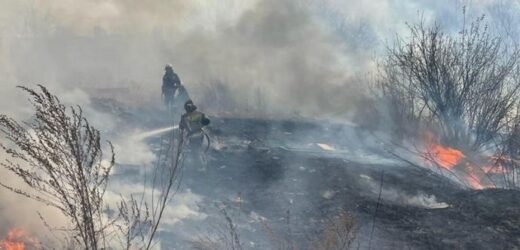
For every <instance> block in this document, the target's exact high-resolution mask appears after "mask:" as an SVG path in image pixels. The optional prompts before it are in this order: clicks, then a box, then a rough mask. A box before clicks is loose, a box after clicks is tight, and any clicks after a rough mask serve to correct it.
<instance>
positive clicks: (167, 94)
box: [162, 64, 181, 111]
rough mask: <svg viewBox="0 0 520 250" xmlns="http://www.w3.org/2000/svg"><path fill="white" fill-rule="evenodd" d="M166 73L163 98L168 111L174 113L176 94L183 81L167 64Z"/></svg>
mask: <svg viewBox="0 0 520 250" xmlns="http://www.w3.org/2000/svg"><path fill="white" fill-rule="evenodd" d="M164 71H165V72H164V76H163V84H162V97H163V100H164V103H165V104H166V108H167V109H168V111H172V108H173V104H174V103H173V101H174V100H173V99H174V97H175V92H176V91H177V89H178V88H179V87H180V86H181V80H180V79H179V76H178V75H177V74H176V73H175V72H174V71H173V68H172V65H170V64H167V65H166V67H164Z"/></svg>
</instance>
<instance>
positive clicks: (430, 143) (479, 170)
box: [423, 133, 506, 189]
mask: <svg viewBox="0 0 520 250" xmlns="http://www.w3.org/2000/svg"><path fill="white" fill-rule="evenodd" d="M425 140H426V147H425V151H424V152H423V157H424V159H425V160H426V162H427V163H428V165H429V166H430V167H437V166H438V167H441V168H442V169H445V170H447V171H449V172H450V173H452V174H454V175H455V176H456V177H457V178H459V179H460V180H462V182H464V183H465V184H467V185H468V186H469V187H471V188H472V189H484V188H491V187H494V186H495V185H494V184H493V182H492V181H491V180H490V179H489V177H488V176H487V174H499V173H505V172H506V169H505V168H504V167H503V166H502V165H500V164H499V161H498V158H497V157H488V158H487V159H485V160H484V162H486V164H484V165H483V166H480V165H479V164H477V163H475V161H473V160H471V159H469V158H468V157H467V156H466V155H465V154H464V153H463V152H462V150H459V149H456V148H452V147H448V146H444V145H442V144H440V143H438V142H437V140H436V139H435V137H434V136H433V134H432V133H427V134H426V135H425ZM502 160H506V159H502Z"/></svg>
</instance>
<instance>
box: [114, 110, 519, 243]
mask: <svg viewBox="0 0 520 250" xmlns="http://www.w3.org/2000/svg"><path fill="white" fill-rule="evenodd" d="M164 116H165V115H164V114H160V115H155V116H152V115H149V114H147V115H144V116H137V115H135V114H133V115H132V114H127V113H125V118H124V120H127V122H131V123H132V122H133V123H138V124H140V126H142V125H145V126H148V127H150V128H158V127H161V126H163V125H167V124H168V123H169V122H168V120H167V119H164ZM143 117H144V118H143ZM345 130H348V131H351V130H354V131H355V129H354V128H350V127H349V128H345V126H344V125H341V124H326V125H323V124H318V123H316V122H309V121H286V120H259V119H238V118H215V117H213V118H212V124H211V127H210V128H209V133H210V135H211V138H212V147H211V149H210V151H209V153H208V159H209V161H208V165H207V167H206V168H205V169H203V170H201V169H200V167H199V166H194V165H193V164H190V162H187V163H186V164H185V166H184V168H183V174H182V175H183V177H182V184H181V189H190V190H191V192H193V193H196V194H199V195H202V196H204V197H205V198H204V202H202V204H199V207H200V211H201V212H204V213H207V214H208V216H209V217H208V220H210V219H211V218H212V217H217V216H218V214H211V211H213V210H212V209H211V206H212V205H211V204H214V203H216V202H220V201H222V202H224V203H225V202H227V203H229V204H232V203H233V202H232V201H231V200H232V199H233V197H240V198H241V199H243V201H244V202H243V203H241V204H240V205H237V206H236V207H238V208H236V210H238V211H239V212H240V213H241V214H244V215H246V216H248V215H250V214H251V213H252V212H254V213H256V214H258V215H260V216H262V217H264V218H267V219H268V220H269V221H270V223H271V224H272V225H273V227H274V228H275V229H281V230H282V228H284V225H285V224H286V222H285V221H284V220H283V218H284V217H285V216H286V214H287V211H290V213H291V218H292V219H291V225H290V227H291V228H292V230H293V231H294V237H295V238H296V239H305V238H308V235H309V234H316V233H317V232H318V231H319V228H320V227H321V225H322V224H323V221H324V219H325V218H327V217H328V216H331V215H334V214H336V213H337V212H338V211H341V210H347V211H349V212H351V213H352V214H354V216H355V218H356V221H357V223H358V225H359V227H360V229H359V234H358V236H357V240H356V246H355V247H354V249H357V248H358V249H368V241H369V240H370V235H371V230H372V225H373V221H375V229H374V234H373V235H372V242H371V245H372V249H473V250H478V249H483V250H484V249H486V250H487V249H520V247H519V246H520V192H518V191H513V190H502V189H487V190H468V189H465V188H462V187H460V186H459V185H457V184H455V183H453V182H451V181H449V180H446V179H445V178H443V177H442V176H439V175H437V174H435V173H433V172H431V171H429V170H428V169H422V168H417V167H413V166H409V165H407V164H406V163H404V162H403V163H399V162H397V163H393V164H377V163H366V162H363V161H362V160H361V161H360V160H356V161H353V160H350V159H349V157H343V156H341V155H337V154H320V153H314V152H312V150H309V151H305V150H302V151H300V150H292V148H291V147H286V146H283V145H284V143H285V142H287V141H289V142H295V143H294V144H301V145H308V144H309V142H313V141H314V142H328V141H334V146H335V147H338V148H343V147H344V148H349V149H353V148H354V149H355V148H356V147H365V146H364V145H361V144H359V142H363V140H358V139H359V138H355V140H358V142H357V143H352V141H349V140H354V138H353V137H356V136H357V137H360V136H361V137H362V136H363V133H362V132H359V133H357V132H354V133H351V135H346V136H339V134H344V133H343V132H345ZM352 136H353V137H352ZM302 138H304V139H302ZM338 138H339V140H338ZM159 143H160V139H159V138H155V139H150V140H149V144H152V145H153V144H156V145H157V144H159ZM370 150H371V151H372V153H374V154H379V153H380V151H378V149H370ZM318 151H319V150H318ZM381 157H382V158H384V157H387V156H381ZM383 171H384V176H383V190H393V192H394V193H396V195H394V196H397V197H399V196H400V195H402V196H403V197H405V198H402V199H401V198H399V199H396V198H395V197H393V198H392V197H387V196H386V194H387V193H386V192H383V193H382V195H381V200H378V189H379V185H380V180H381V175H382V172H383ZM366 180H371V181H370V183H372V184H370V185H368V184H367V182H366ZM326 190H329V191H331V193H333V195H331V196H330V195H329V196H326V195H324V191H326ZM419 195H428V196H432V197H435V200H436V202H439V203H440V202H442V203H445V204H447V207H442V208H432V207H425V206H418V205H416V204H413V203H410V202H407V198H406V197H414V196H419ZM378 203H379V207H378V210H377V213H376V212H375V210H376V207H377V204H378ZM374 216H375V220H374ZM246 221H247V220H246ZM193 223H195V224H196V223H198V225H197V226H194V227H197V228H200V227H204V223H205V222H204V221H203V222H193ZM237 223H241V222H240V221H239V220H238V219H237ZM244 223H245V224H247V223H249V224H250V225H249V226H248V227H243V228H242V230H243V231H241V232H240V235H241V236H242V237H244V239H243V241H244V242H255V243H256V244H255V245H254V247H252V246H250V247H248V248H251V249H266V248H268V246H269V245H268V244H262V243H260V242H259V241H261V240H260V238H262V237H260V236H258V235H259V234H262V233H263V232H262V231H263V230H262V226H261V225H260V223H259V222H258V221H256V222H244ZM188 224H189V222H184V223H183V225H184V226H187V225H188ZM161 235H162V238H163V239H164V238H169V239H171V241H172V242H179V238H178V237H177V236H167V234H165V233H164V232H163V233H161ZM264 238H265V237H264ZM168 246H179V243H171V245H168V243H166V248H168Z"/></svg>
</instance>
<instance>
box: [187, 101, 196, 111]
mask: <svg viewBox="0 0 520 250" xmlns="http://www.w3.org/2000/svg"><path fill="white" fill-rule="evenodd" d="M184 109H185V110H186V112H193V111H195V110H197V106H195V104H193V101H192V100H188V101H186V103H184Z"/></svg>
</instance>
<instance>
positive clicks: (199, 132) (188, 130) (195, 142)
mask: <svg viewBox="0 0 520 250" xmlns="http://www.w3.org/2000/svg"><path fill="white" fill-rule="evenodd" d="M184 109H185V110H186V113H185V114H183V115H182V117H181V121H180V124H179V129H180V130H181V131H182V133H183V136H185V140H186V144H187V146H188V147H187V148H188V150H189V151H190V153H191V155H192V156H195V154H199V159H200V160H201V163H202V164H203V165H205V164H206V159H205V154H204V153H205V152H203V151H202V144H203V142H204V137H206V138H208V136H207V135H206V134H205V132H204V130H203V128H204V127H205V126H207V125H209V123H210V120H209V119H208V118H207V117H206V115H205V114H204V113H202V112H199V111H197V106H195V104H193V101H192V100H188V101H187V102H186V103H185V104H184ZM208 145H209V138H208Z"/></svg>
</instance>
